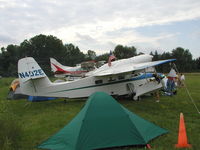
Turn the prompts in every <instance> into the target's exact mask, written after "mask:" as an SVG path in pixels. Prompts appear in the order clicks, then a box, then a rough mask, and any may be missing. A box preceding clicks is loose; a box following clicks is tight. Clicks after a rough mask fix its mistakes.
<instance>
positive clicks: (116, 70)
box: [93, 59, 176, 76]
mask: <svg viewBox="0 0 200 150" xmlns="http://www.w3.org/2000/svg"><path fill="white" fill-rule="evenodd" d="M175 60H176V59H167V60H159V61H153V62H145V63H138V64H133V65H128V66H127V64H123V65H121V66H118V67H114V66H113V67H112V66H111V67H109V68H105V69H99V70H98V69H97V70H96V71H95V72H94V73H93V76H108V75H115V74H121V73H127V72H132V71H136V70H142V69H145V68H149V67H153V66H157V65H161V64H164V63H168V62H172V61H175Z"/></svg>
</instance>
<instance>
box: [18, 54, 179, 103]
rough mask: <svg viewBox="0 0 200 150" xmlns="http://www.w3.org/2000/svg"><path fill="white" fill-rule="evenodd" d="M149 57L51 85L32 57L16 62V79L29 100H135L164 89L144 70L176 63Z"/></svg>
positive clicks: (116, 64) (131, 60)
mask: <svg viewBox="0 0 200 150" xmlns="http://www.w3.org/2000/svg"><path fill="white" fill-rule="evenodd" d="M152 57H153V56H151V55H147V54H143V55H139V56H135V57H131V58H127V59H121V60H116V61H114V62H112V64H111V65H110V66H108V64H104V65H103V66H102V67H100V68H97V69H96V70H94V71H91V72H89V73H88V74H87V76H86V77H84V78H80V79H77V80H74V81H66V82H61V83H52V82H51V81H50V80H49V78H48V77H47V76H46V74H45V73H44V71H43V70H42V69H41V68H40V66H39V65H38V63H37V62H36V61H35V60H34V59H33V58H32V57H26V58H22V59H20V60H19V61H18V76H19V81H20V85H21V90H22V92H23V93H25V94H27V95H31V96H48V97H66V98H83V97H89V96H90V95H91V94H92V93H94V92H97V91H102V92H106V93H108V94H110V95H113V96H123V95H130V96H131V97H132V98H133V99H134V100H138V98H139V97H140V96H141V95H143V94H146V93H150V92H153V91H155V90H157V89H160V88H162V87H163V85H162V83H161V82H158V81H157V80H154V79H155V76H154V73H147V72H145V69H148V68H152V67H153V68H154V67H155V66H157V65H161V64H163V63H168V62H172V61H175V59H168V60H160V61H152Z"/></svg>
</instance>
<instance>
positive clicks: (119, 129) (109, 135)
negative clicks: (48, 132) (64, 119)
mask: <svg viewBox="0 0 200 150" xmlns="http://www.w3.org/2000/svg"><path fill="white" fill-rule="evenodd" d="M167 132H168V131H167V130H165V129H163V128H160V127H158V126H156V125H155V124H153V123H151V122H149V121H146V120H144V119H143V118H141V117H139V116H137V115H136V114H134V113H132V112H130V111H129V110H128V109H126V108H125V107H123V106H122V105H120V104H119V103H118V102H117V101H116V100H115V99H114V98H113V97H111V96H110V95H108V94H106V93H103V92H96V93H94V94H92V95H91V96H90V97H89V98H88V100H87V103H86V104H85V106H84V108H83V109H82V110H81V111H80V112H79V114H78V115H77V116H76V117H74V118H73V120H72V121H71V122H70V123H69V124H68V125H66V126H65V127H64V128H63V129H61V130H60V131H59V132H58V133H56V134H55V135H53V136H51V137H50V138H49V139H47V140H46V141H44V142H43V143H41V144H40V145H39V146H38V148H43V149H51V150H66V149H67V150H91V149H100V148H110V147H118V146H130V145H146V144H147V143H148V142H149V141H150V140H152V139H153V138H155V137H157V136H160V135H162V134H165V133H167Z"/></svg>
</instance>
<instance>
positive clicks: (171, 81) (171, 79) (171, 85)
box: [167, 68, 177, 96]
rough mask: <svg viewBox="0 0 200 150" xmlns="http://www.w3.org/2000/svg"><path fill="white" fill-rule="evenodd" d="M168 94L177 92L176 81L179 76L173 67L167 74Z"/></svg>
mask: <svg viewBox="0 0 200 150" xmlns="http://www.w3.org/2000/svg"><path fill="white" fill-rule="evenodd" d="M167 78H168V79H167V94H169V95H170V96H172V95H174V94H176V90H175V86H176V85H175V81H176V78H177V75H176V71H175V70H174V69H173V68H172V69H171V70H170V72H169V74H168V76H167Z"/></svg>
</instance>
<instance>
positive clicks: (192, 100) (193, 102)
mask: <svg viewBox="0 0 200 150" xmlns="http://www.w3.org/2000/svg"><path fill="white" fill-rule="evenodd" d="M173 65H174V67H175V69H176V71H177V73H178V74H179V71H178V69H177V67H176V64H175V63H174V64H173ZM184 85H185V86H184V87H185V90H186V92H187V94H188V96H189V98H190V100H191V102H192V104H193V105H194V107H195V109H196V110H197V113H199V114H200V111H199V109H198V107H197V105H196V104H195V101H194V99H193V98H192V96H191V94H190V92H189V90H188V88H187V86H186V84H185V82H184Z"/></svg>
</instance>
